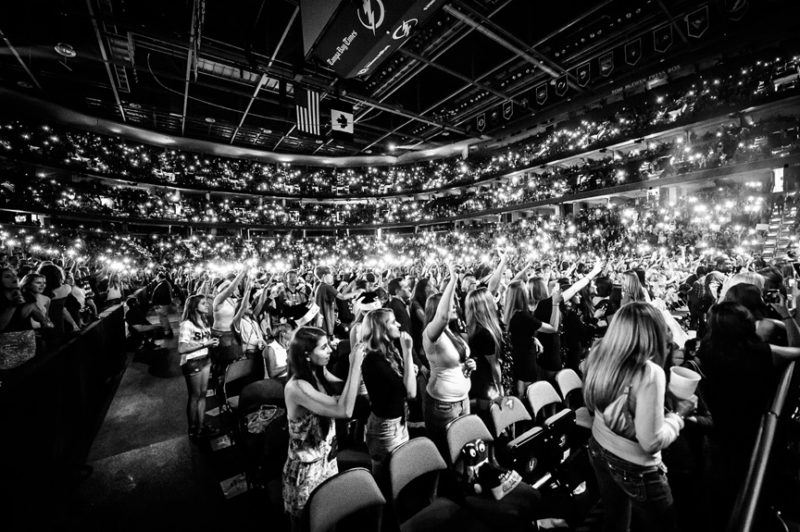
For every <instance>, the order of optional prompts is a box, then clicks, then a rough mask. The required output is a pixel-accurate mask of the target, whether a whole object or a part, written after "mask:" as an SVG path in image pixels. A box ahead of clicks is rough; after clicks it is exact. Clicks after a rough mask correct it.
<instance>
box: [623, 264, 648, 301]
mask: <svg viewBox="0 0 800 532" xmlns="http://www.w3.org/2000/svg"><path fill="white" fill-rule="evenodd" d="M620 284H621V285H622V305H625V304H627V303H630V302H632V301H644V302H645V303H650V295H649V294H648V293H647V290H645V288H644V285H642V282H641V281H640V280H639V276H638V275H636V272H634V271H627V272H625V273H623V274H622V281H621V283H620Z"/></svg>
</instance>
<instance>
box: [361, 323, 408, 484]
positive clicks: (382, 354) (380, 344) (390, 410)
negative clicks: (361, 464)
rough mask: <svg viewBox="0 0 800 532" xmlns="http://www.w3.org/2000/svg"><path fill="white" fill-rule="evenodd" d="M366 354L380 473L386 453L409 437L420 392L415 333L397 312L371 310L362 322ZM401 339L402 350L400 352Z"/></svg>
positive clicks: (371, 438)
mask: <svg viewBox="0 0 800 532" xmlns="http://www.w3.org/2000/svg"><path fill="white" fill-rule="evenodd" d="M361 334H362V338H363V340H364V345H365V349H366V354H365V355H364V363H363V364H362V366H361V371H362V375H363V377H364V384H365V385H366V387H367V394H368V395H369V406H370V414H369V419H368V420H367V428H366V441H367V449H368V450H369V455H370V458H371V460H372V472H373V474H375V475H376V476H380V473H381V469H382V465H383V462H384V460H385V459H386V457H387V456H388V455H389V454H390V453H391V452H392V451H393V450H394V449H396V448H397V447H398V446H400V445H402V444H403V443H405V442H407V441H408V426H407V424H406V421H407V419H408V404H407V402H406V400H407V399H408V398H409V397H410V398H414V397H416V395H417V373H416V371H415V370H416V368H415V367H414V359H413V355H412V353H413V342H412V340H411V335H409V334H408V333H406V332H401V331H400V324H399V323H398V322H397V320H396V319H395V316H394V312H392V310H391V309H388V308H382V309H378V310H373V311H371V312H369V313H368V314H367V315H366V316H365V317H364V321H363V323H362V325H361ZM398 340H399V343H400V348H401V350H402V354H401V353H398V352H397V348H396V347H395V342H396V341H398Z"/></svg>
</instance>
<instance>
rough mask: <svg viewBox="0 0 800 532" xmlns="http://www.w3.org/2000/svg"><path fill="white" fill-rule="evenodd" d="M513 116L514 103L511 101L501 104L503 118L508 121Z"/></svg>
mask: <svg viewBox="0 0 800 532" xmlns="http://www.w3.org/2000/svg"><path fill="white" fill-rule="evenodd" d="M513 114H514V102H512V101H511V100H509V101H507V102H503V118H505V119H506V120H508V119H509V118H511V115H513Z"/></svg>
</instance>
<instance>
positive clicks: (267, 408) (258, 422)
mask: <svg viewBox="0 0 800 532" xmlns="http://www.w3.org/2000/svg"><path fill="white" fill-rule="evenodd" d="M285 413H286V411H285V410H284V409H283V408H278V407H277V406H275V405H261V408H259V409H258V410H257V411H255V412H251V413H249V414H247V415H246V416H245V426H246V427H247V432H249V433H250V434H263V433H265V432H266V431H267V428H268V427H269V425H270V423H272V422H273V421H275V420H276V419H280V417H281V416H282V415H283V414H285Z"/></svg>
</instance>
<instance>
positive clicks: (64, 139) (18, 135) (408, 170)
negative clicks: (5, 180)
mask: <svg viewBox="0 0 800 532" xmlns="http://www.w3.org/2000/svg"><path fill="white" fill-rule="evenodd" d="M797 68H798V58H797V57H783V58H768V59H766V58H762V59H759V60H753V61H748V62H741V63H737V64H735V65H732V64H722V65H720V66H719V67H717V68H716V69H713V70H711V71H708V72H705V73H704V74H703V75H701V76H698V77H697V78H694V79H692V80H691V82H689V83H687V84H686V85H685V86H684V85H680V84H679V86H674V85H671V86H669V87H665V88H664V90H657V91H654V93H647V94H645V95H640V96H634V97H631V98H626V99H625V101H624V102H623V103H619V104H616V105H610V106H604V107H602V108H601V109H600V110H599V111H597V112H596V113H593V112H589V113H587V115H586V116H585V117H584V118H579V119H576V120H574V121H568V122H564V123H561V124H559V125H558V126H557V127H554V128H548V129H547V130H545V131H543V132H541V133H539V134H537V135H535V136H533V137H530V138H527V139H525V140H523V141H520V142H519V143H516V144H514V145H511V146H508V147H507V148H504V149H503V151H502V152H501V153H496V152H495V153H492V154H489V155H481V154H477V155H475V156H472V157H470V158H469V159H467V160H462V159H459V158H450V159H444V160H438V161H426V162H422V163H415V164H408V165H400V166H392V167H368V168H347V169H329V168H314V167H304V166H296V165H292V164H289V163H279V164H273V163H262V162H258V161H253V160H244V159H229V158H223V157H215V156H210V155H206V154H197V153H190V152H182V151H178V150H175V149H170V148H162V147H154V146H148V145H143V144H136V143H132V142H126V141H121V140H119V139H116V138H112V137H106V136H102V135H97V134H94V133H88V132H78V131H72V130H68V129H65V128H62V127H60V126H53V125H42V126H38V127H36V126H32V125H29V124H23V123H19V122H6V123H5V124H3V125H2V127H0V154H4V155H6V156H7V157H12V158H18V159H24V160H30V161H33V162H42V163H46V164H51V165H54V166H58V167H63V168H67V169H70V170H74V171H79V172H89V173H93V174H99V175H105V176H109V177H114V178H121V179H127V180H131V181H140V182H144V183H152V184H161V185H165V186H185V187H191V188H197V189H202V190H226V191H235V192H250V193H259V192H260V193H275V194H287V195H297V196H326V195H327V196H343V197H349V196H371V195H381V194H391V193H394V194H403V193H408V192H419V191H423V190H436V189H439V188H442V187H446V186H453V185H459V184H464V185H467V184H471V183H475V182H478V181H482V180H484V179H487V178H489V177H491V176H497V175H501V174H502V173H503V172H509V171H511V170H515V169H520V168H529V167H534V166H539V165H541V164H544V163H547V162H549V161H552V160H554V159H557V158H561V157H565V156H567V155H574V154H578V153H582V152H585V151H588V150H590V149H595V148H601V147H603V146H607V145H610V144H613V143H614V142H615V141H621V140H624V139H631V138H637V137H641V136H644V135H646V134H650V133H653V132H657V131H659V130H663V129H666V128H671V127H675V126H677V125H684V124H689V123H691V122H695V121H698V120H701V119H703V118H708V117H711V116H718V115H722V114H725V113H727V112H730V111H735V110H739V109H741V108H743V107H746V106H748V105H754V104H758V103H759V102H761V101H764V100H766V99H768V98H773V97H782V96H784V95H788V94H790V93H792V92H793V91H794V90H795V89H796V88H797ZM717 71H718V72H717ZM733 71H735V73H732V72H733ZM787 73H788V74H790V75H787ZM792 73H793V74H792ZM591 114H597V115H598V117H597V118H592V117H590V116H589V115H591Z"/></svg>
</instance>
